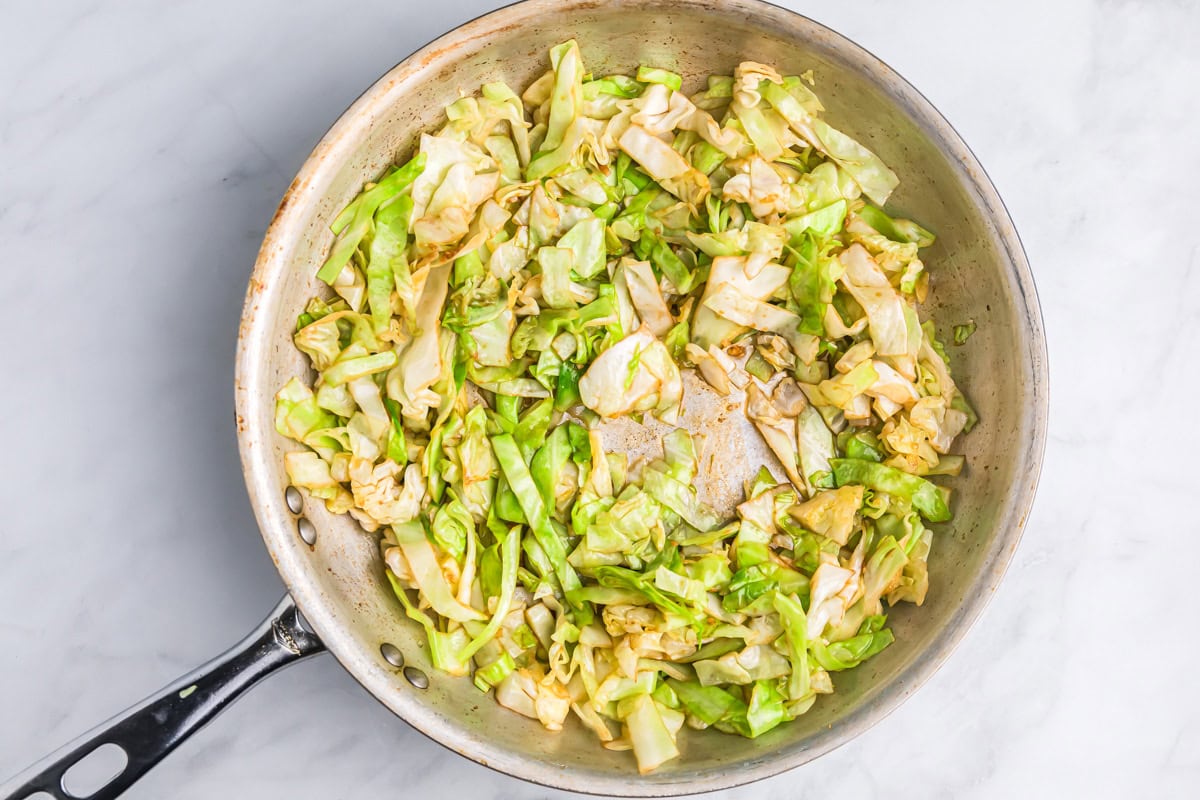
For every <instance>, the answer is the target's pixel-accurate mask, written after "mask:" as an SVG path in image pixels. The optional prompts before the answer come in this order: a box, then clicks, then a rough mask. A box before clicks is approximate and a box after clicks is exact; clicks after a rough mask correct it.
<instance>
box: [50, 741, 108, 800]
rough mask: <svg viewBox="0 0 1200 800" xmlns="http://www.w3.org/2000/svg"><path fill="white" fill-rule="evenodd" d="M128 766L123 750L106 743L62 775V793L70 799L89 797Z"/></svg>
mask: <svg viewBox="0 0 1200 800" xmlns="http://www.w3.org/2000/svg"><path fill="white" fill-rule="evenodd" d="M128 765H129V756H128V755H127V754H126V753H125V750H124V749H122V748H121V746H120V745H116V744H113V743H112V742H106V743H105V744H102V745H100V746H99V747H97V748H96V749H95V750H93V751H92V752H90V753H88V754H87V755H86V756H84V757H83V758H81V759H79V760H78V761H76V762H75V763H74V764H72V765H71V768H70V769H68V770H67V771H66V772H65V773H64V774H63V777H62V788H63V791H64V792H66V793H67V794H69V795H70V796H71V797H91V796H92V795H94V794H95V793H96V792H98V791H100V790H101V789H103V788H104V787H105V786H107V785H108V784H109V782H111V781H112V779H113V778H115V777H117V776H118V775H120V774H121V773H122V772H124V771H125V767H127V766H128ZM36 796H37V795H34V797H36Z"/></svg>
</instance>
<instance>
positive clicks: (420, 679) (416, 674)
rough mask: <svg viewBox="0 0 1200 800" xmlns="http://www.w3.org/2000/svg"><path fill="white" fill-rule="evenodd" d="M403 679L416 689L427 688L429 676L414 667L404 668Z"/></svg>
mask: <svg viewBox="0 0 1200 800" xmlns="http://www.w3.org/2000/svg"><path fill="white" fill-rule="evenodd" d="M404 677H405V678H408V682H409V683H411V684H412V685H413V686H415V687H417V688H418V689H428V688H429V676H428V675H426V674H425V673H424V672H422V671H421V670H419V669H417V668H416V667H405V668H404Z"/></svg>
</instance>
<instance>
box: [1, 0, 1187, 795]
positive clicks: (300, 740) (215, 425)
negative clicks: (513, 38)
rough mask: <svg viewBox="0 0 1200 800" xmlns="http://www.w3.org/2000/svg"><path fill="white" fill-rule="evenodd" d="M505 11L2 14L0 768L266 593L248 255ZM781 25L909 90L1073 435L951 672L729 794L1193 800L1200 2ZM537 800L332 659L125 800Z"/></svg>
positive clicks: (196, 9) (355, 7)
mask: <svg viewBox="0 0 1200 800" xmlns="http://www.w3.org/2000/svg"><path fill="white" fill-rule="evenodd" d="M491 5H492V4H491V3H487V2H462V1H461V0H439V1H438V2H434V3H420V4H417V3H408V2H405V1H404V0H390V1H389V2H368V1H367V0H358V1H357V2H355V3H349V4H333V3H294V2H284V0H273V1H272V2H262V3H242V2H228V1H223V2H212V1H211V0H206V1H205V2H179V3H175V2H172V3H159V2H139V3H133V2H120V3H118V2H111V3H103V4H93V3H88V2H82V0H73V1H72V2H60V3H21V4H17V3H9V4H5V8H4V12H3V16H4V21H3V24H0V247H2V249H0V259H2V264H3V267H2V270H3V271H2V272H0V275H3V278H4V302H3V305H2V307H0V352H2V353H3V357H2V358H3V361H2V363H3V365H4V369H3V372H2V373H0V374H2V376H3V380H4V387H3V391H2V392H0V398H2V400H0V409H2V410H3V420H4V423H5V425H4V436H3V442H4V445H3V449H4V455H3V460H2V461H0V492H2V494H0V498H2V499H3V502H2V503H0V773H2V774H0V778H3V777H5V776H7V775H9V774H11V773H14V772H16V771H18V770H19V769H20V768H22V767H24V766H25V765H26V764H27V763H28V762H30V761H32V760H34V759H35V758H37V757H40V756H41V755H43V753H44V752H47V751H49V750H50V749H52V748H53V747H56V746H57V745H59V744H61V743H62V742H64V741H66V740H67V739H70V738H72V737H73V736H75V735H76V734H78V733H80V732H82V731H83V730H85V729H86V728H88V727H90V726H91V725H93V724H95V723H96V722H98V721H100V720H101V719H103V718H105V717H106V716H108V715H110V714H111V713H114V712H116V711H118V710H119V709H121V708H123V707H124V706H126V705H128V704H129V703H131V702H133V701H135V700H137V699H139V698H140V697H141V696H142V695H144V694H145V693H147V692H148V691H150V690H152V689H155V688H157V687H158V686H160V685H161V684H163V683H165V682H167V681H169V680H171V679H173V678H175V677H176V676H177V675H178V674H181V673H183V672H185V671H187V670H188V669H190V668H192V667H194V666H195V665H197V664H199V663H200V662H202V661H204V660H205V659H207V658H208V657H209V656H211V655H213V654H215V653H216V652H218V651H219V650H221V649H223V648H225V647H226V646H227V645H229V644H231V643H232V642H233V641H234V640H236V639H237V638H239V637H240V636H241V635H242V634H243V633H244V631H245V630H248V629H249V627H250V626H251V625H253V624H254V623H256V622H257V621H258V619H259V618H260V615H262V614H263V613H265V612H266V611H267V610H268V609H269V608H270V607H271V606H272V605H273V604H274V602H275V601H276V600H277V599H278V597H279V595H280V594H281V584H280V581H279V579H278V577H277V576H276V573H275V570H274V568H273V567H272V565H271V562H270V559H269V558H268V557H267V554H266V552H265V550H264V548H263V546H262V544H261V541H260V539H259V537H258V534H257V532H256V530H255V524H254V520H253V517H252V515H251V511H250V508H249V504H248V502H247V500H246V495H245V492H244V489H243V485H242V478H241V473H240V470H239V466H238V458H237V452H236V445H235V440H234V429H233V423H232V414H233V411H232V400H233V389H232V377H233V376H232V372H233V352H234V340H235V334H236V330H237V321H238V316H239V312H240V310H241V301H242V295H243V291H244V287H245V282H246V279H247V276H248V273H249V269H250V266H251V264H252V263H253V261H254V256H255V252H256V250H257V247H258V243H259V241H260V238H261V236H262V233H263V231H264V229H265V227H266V225H267V222H268V221H269V220H270V218H271V215H272V213H273V211H274V209H275V205H276V203H277V202H278V201H279V199H280V197H281V196H282V194H283V192H284V189H285V188H286V187H287V184H288V182H289V181H290V179H291V176H292V175H293V174H294V172H295V171H296V170H297V169H298V168H299V166H300V164H301V163H302V161H303V160H304V158H305V156H306V155H307V154H308V152H309V150H310V148H311V147H312V145H313V144H314V143H315V142H316V141H317V139H318V138H319V137H320V135H321V134H322V133H323V132H324V130H325V129H326V127H327V126H328V125H329V124H330V123H331V122H332V121H333V120H334V119H335V118H336V117H337V116H338V115H339V114H340V113H341V112H342V110H343V109H344V108H345V107H346V106H347V105H348V104H349V103H350V101H351V100H353V99H354V97H356V96H357V95H358V93H359V92H360V91H361V90H363V89H364V88H366V87H367V86H368V85H370V83H371V82H372V81H373V80H374V79H375V78H376V77H377V76H378V75H380V74H382V73H383V72H384V71H386V70H387V69H388V68H389V67H391V66H392V65H393V64H394V63H395V62H396V61H398V60H400V59H401V58H403V57H404V56H405V55H406V54H407V53H409V52H410V51H412V50H413V49H415V48H416V47H418V46H419V45H421V44H423V43H424V42H426V41H427V40H429V39H431V38H433V37H435V36H436V35H438V34H441V33H442V32H444V31H445V30H447V29H449V28H451V27H453V26H455V25H457V24H459V23H460V22H463V21H465V20H467V19H469V18H470V17H473V16H475V15H476V14H478V13H480V12H482V11H484V10H487V8H488V7H489V6H491ZM787 5H791V6H792V7H795V8H797V9H798V10H801V11H803V12H805V13H807V14H808V15H810V16H812V17H814V18H815V19H817V20H819V21H821V22H824V23H826V24H828V25H830V26H832V27H833V28H835V29H836V30H839V31H840V32H842V33H844V34H846V35H848V36H849V37H850V38H852V39H854V40H856V41H858V42H859V43H861V44H862V45H864V46H866V47H867V48H869V49H870V50H872V51H874V52H875V53H876V54H878V55H879V56H880V57H882V58H883V59H884V60H885V61H887V62H889V63H890V64H892V65H893V66H894V67H895V68H896V69H897V70H898V71H899V72H900V73H901V74H902V75H904V76H905V77H907V78H908V79H909V80H910V81H911V82H912V83H913V84H914V85H916V86H917V87H918V88H919V89H920V90H921V91H922V92H924V93H925V94H926V95H927V96H928V97H929V98H930V99H931V100H932V101H933V103H934V104H935V105H936V106H938V107H939V108H940V109H941V110H942V112H943V113H944V114H945V115H946V117H947V118H948V119H949V120H950V121H951V123H952V124H954V125H955V126H956V127H957V128H958V130H959V131H960V132H961V134H962V135H963V137H964V138H965V139H966V140H967V142H968V143H969V144H970V145H971V147H972V148H973V149H974V150H975V152H976V154H977V155H978V156H979V158H980V160H981V161H982V162H983V164H984V165H985V166H986V168H987V169H988V171H989V172H990V174H991V176H992V178H993V180H994V181H995V183H996V185H997V186H998V188H999V190H1000V193H1001V195H1002V196H1003V197H1004V198H1005V200H1006V202H1007V203H1008V207H1009V209H1010V210H1011V212H1012V215H1013V217H1014V219H1015V221H1016V224H1017V228H1018V229H1019V230H1020V231H1021V234H1022V237H1023V239H1024V242H1025V246H1026V248H1027V250H1028V254H1029V260H1030V262H1031V263H1032V265H1033V269H1034V273H1035V275H1036V277H1037V281H1038V286H1039V289H1040V292H1041V298H1042V304H1043V309H1044V313H1045V320H1046V327H1047V331H1048V336H1049V341H1050V364H1051V387H1052V388H1051V398H1052V405H1053V409H1052V424H1051V435H1050V442H1049V448H1048V451H1047V454H1046V463H1045V470H1044V472H1043V478H1042V488H1041V492H1040V495H1039V499H1038V503H1037V505H1036V507H1035V511H1034V514H1033V516H1032V518H1031V520H1030V523H1029V526H1028V528H1027V530H1026V533H1025V539H1024V542H1023V544H1022V545H1021V548H1020V550H1019V551H1018V553H1017V555H1016V558H1015V560H1014V562H1013V565H1012V567H1011V569H1010V572H1009V576H1008V578H1007V579H1006V581H1005V583H1004V584H1003V586H1002V588H1001V589H1000V591H999V592H998V594H997V595H996V597H995V598H994V600H993V601H992V603H991V606H990V607H989V609H988V611H987V612H986V613H985V615H984V616H983V617H982V619H981V620H980V622H979V623H978V625H977V626H976V628H975V629H974V630H973V631H972V632H971V633H970V634H969V635H968V636H967V637H966V639H965V641H964V642H963V644H962V645H961V647H960V648H959V650H958V652H957V653H956V654H955V656H954V657H953V658H952V659H951V660H950V661H949V662H948V663H947V664H946V666H945V667H943V668H942V670H941V671H940V672H939V673H938V675H937V676H936V677H935V678H934V679H933V680H932V681H930V683H929V684H928V685H927V686H926V687H925V688H924V689H922V690H921V691H920V692H919V693H918V694H917V695H916V696H915V697H914V698H913V699H911V700H910V701H908V703H907V704H906V705H904V706H903V707H902V708H901V709H900V710H899V711H897V712H896V713H894V714H893V715H892V716H891V717H890V718H888V719H887V720H886V721H885V722H883V723H882V724H880V725H879V726H877V727H876V728H875V729H873V730H872V731H870V732H869V733H867V734H866V735H864V736H862V737H860V738H859V739H857V740H856V741H855V742H853V743H851V744H849V745H847V746H846V747H844V748H842V749H841V750H839V751H837V752H835V753H833V754H831V755H829V756H826V757H824V758H822V759H820V760H819V761H817V762H815V763H813V764H811V765H809V766H806V767H804V768H801V769H799V770H797V771H795V772H792V773H789V774H786V775H784V776H781V777H778V778H775V779H773V780H770V781H767V782H765V783H761V784H757V785H754V786H752V787H747V788H744V789H741V790H737V791H731V792H728V793H726V794H725V795H724V797H730V798H733V797H736V798H750V797H755V798H758V797H779V798H785V797H786V798H794V797H811V798H826V797H833V796H836V797H838V798H843V799H844V798H857V797H865V798H872V797H923V798H940V797H980V798H1010V797H1032V796H1039V797H1040V796H1050V795H1051V794H1052V793H1062V794H1065V796H1068V797H1084V796H1087V797H1132V796H1135V795H1136V796H1145V797H1155V798H1159V797H1192V798H1194V797H1197V796H1200V680H1197V679H1196V678H1195V669H1196V666H1197V665H1196V661H1197V657H1198V656H1200V646H1198V645H1197V638H1196V635H1195V633H1194V620H1195V616H1196V612H1195V601H1194V599H1193V598H1194V591H1193V585H1194V582H1195V576H1196V574H1197V568H1198V566H1200V530H1198V528H1200V526H1198V524H1197V522H1196V513H1195V507H1196V497H1197V494H1198V491H1197V489H1198V487H1197V483H1196V475H1197V470H1196V468H1195V465H1196V463H1197V461H1196V456H1195V453H1196V447H1197V444H1200V442H1198V437H1197V433H1196V423H1195V419H1196V400H1195V398H1196V394H1197V392H1198V391H1200V378H1198V377H1197V367H1198V366H1200V356H1198V355H1197V354H1198V353H1200V333H1198V330H1200V269H1198V268H1197V260H1198V259H1197V240H1198V235H1197V219H1198V214H1197V211H1196V191H1197V186H1198V185H1200V146H1198V143H1200V110H1198V109H1200V105H1198V103H1197V101H1198V100H1200V95H1198V94H1197V89H1196V86H1197V80H1198V79H1200V48H1197V46H1196V43H1197V42H1198V41H1200V4H1197V3H1193V2H1186V0H1185V1H1184V2H1085V1H1084V0H1070V1H1069V2H1057V1H1056V2H1046V1H1045V0H1041V1H1040V2H1028V1H1022V2H1006V3H995V4H987V5H984V4H976V3H970V4H968V3H958V2H937V3H933V2H923V3H906V4H904V5H903V6H901V5H900V4H896V3H889V2H883V1H882V0H879V1H877V2H845V0H839V2H808V3H803V4H801V3H794V2H793V3H787ZM748 55H752V54H748ZM553 794H554V793H553V792H550V791H548V790H544V789H541V788H538V787H535V786H531V785H527V784H523V783H520V782H518V781H515V780H512V779H509V778H506V777H503V776H501V775H497V774H495V773H492V772H490V771H488V770H486V769H484V768H483V767H479V766H476V765H474V764H472V763H469V762H467V761H465V760H464V759H462V758H459V757H458V756H455V755H453V754H451V753H450V752H448V751H446V750H443V749H442V748H440V747H439V746H437V745H435V744H433V743H431V742H429V741H428V740H426V739H424V738H423V737H422V736H420V735H419V734H417V733H415V732H414V731H412V730H411V729H409V728H407V727H406V726H405V725H404V724H403V723H402V722H400V721H399V720H398V719H396V718H394V717H393V716H392V715H391V714H390V713H389V712H388V711H386V710H385V709H384V708H383V706H381V705H379V704H378V703H377V702H376V701H375V700H373V699H372V698H371V697H370V696H368V695H367V694H366V693H365V692H364V691H363V690H361V689H360V688H359V687H358V685H357V684H355V683H354V681H353V680H352V679H351V678H350V677H349V676H348V675H347V674H345V673H344V672H343V671H342V670H341V668H340V667H338V665H337V664H336V662H335V661H334V660H333V659H332V658H329V657H323V658H319V659H315V660H312V661H309V662H307V663H304V664H301V665H299V666H297V667H294V668H293V669H291V670H288V671H286V672H284V673H283V674H281V675H279V676H276V677H274V678H272V679H271V680H269V681H267V682H266V683H265V684H263V685H262V686H260V687H259V688H257V689H255V690H254V691H253V692H251V693H250V694H249V695H248V696H247V697H246V698H244V699H243V700H242V701H241V702H239V703H238V704H237V705H236V706H235V707H233V708H232V709H231V710H230V711H228V712H227V713H226V714H225V715H224V716H223V717H221V718H220V719H219V720H217V722H215V723H214V724H213V725H211V726H210V727H209V728H207V729H206V730H204V731H203V732H201V733H200V734H199V735H198V736H196V737H195V738H194V739H193V740H191V741H189V742H187V743H186V744H185V745H184V746H183V747H182V748H181V749H180V750H179V751H178V752H176V753H175V754H174V755H173V756H171V757H170V758H169V759H168V760H167V761H165V762H164V763H163V764H162V765H160V766H159V767H158V768H156V769H155V770H154V771H153V772H151V773H150V774H149V776H147V778H146V779H144V780H143V781H142V782H141V783H140V784H138V785H137V786H136V787H135V789H134V790H132V791H131V792H130V793H129V796H130V797H133V798H163V797H177V798H213V797H218V796H228V797H247V798H248V797H288V798H296V799H297V800H300V799H301V798H360V797H361V798H368V797H369V798H377V797H434V796H437V797H442V796H445V797H463V798H467V797H469V798H472V799H473V800H491V798H533V797H545V796H548V795H553Z"/></svg>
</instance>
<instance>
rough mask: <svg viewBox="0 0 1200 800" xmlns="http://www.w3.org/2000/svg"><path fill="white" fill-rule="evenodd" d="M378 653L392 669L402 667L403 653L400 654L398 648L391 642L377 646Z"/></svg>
mask: <svg viewBox="0 0 1200 800" xmlns="http://www.w3.org/2000/svg"><path fill="white" fill-rule="evenodd" d="M379 653H380V655H382V656H383V660H384V661H386V662H388V663H389V664H391V665H392V666H393V667H397V668H399V667H403V666H404V653H401V652H400V648H399V647H396V645H394V644H392V643H391V642H384V643H383V644H381V645H379Z"/></svg>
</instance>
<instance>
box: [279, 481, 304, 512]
mask: <svg viewBox="0 0 1200 800" xmlns="http://www.w3.org/2000/svg"><path fill="white" fill-rule="evenodd" d="M283 499H284V502H286V503H287V507H288V510H289V511H291V512H292V513H293V514H299V513H300V512H301V511H303V510H304V497H303V496H302V495H301V494H300V490H299V489H297V488H296V487H295V486H289V487H287V490H286V491H285V492H284V493H283Z"/></svg>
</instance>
